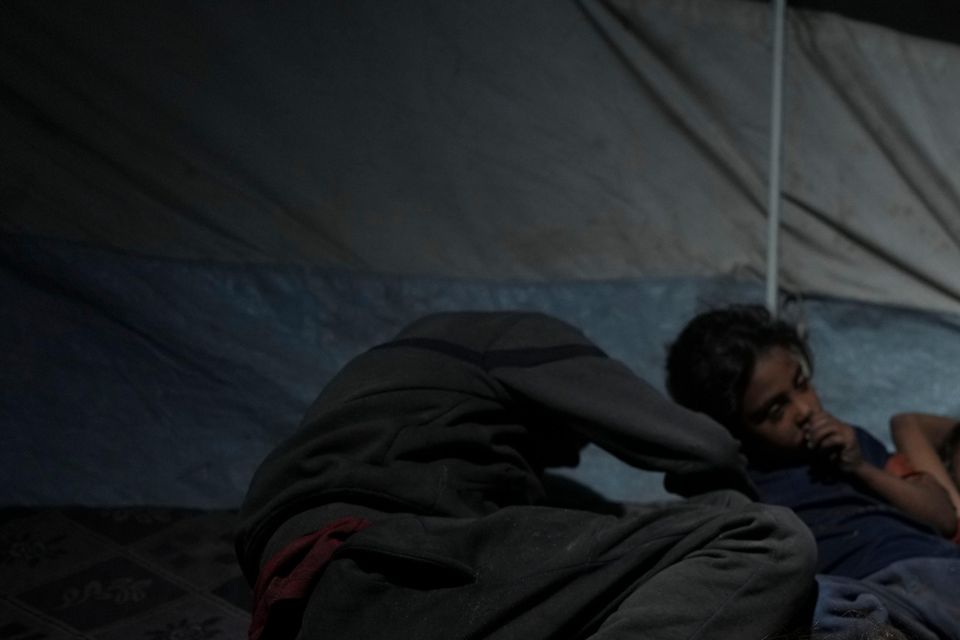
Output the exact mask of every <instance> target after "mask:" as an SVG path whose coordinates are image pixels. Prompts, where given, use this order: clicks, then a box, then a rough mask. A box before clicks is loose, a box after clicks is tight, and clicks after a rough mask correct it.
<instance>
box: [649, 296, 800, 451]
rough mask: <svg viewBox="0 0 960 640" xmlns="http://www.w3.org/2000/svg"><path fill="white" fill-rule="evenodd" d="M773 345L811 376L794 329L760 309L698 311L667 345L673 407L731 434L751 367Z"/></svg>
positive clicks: (737, 421)
mask: <svg viewBox="0 0 960 640" xmlns="http://www.w3.org/2000/svg"><path fill="white" fill-rule="evenodd" d="M773 347H783V348H785V349H790V350H792V351H795V352H797V353H798V354H799V355H800V356H801V357H802V358H803V359H804V360H805V361H806V363H807V365H808V367H809V368H810V370H811V373H812V369H813V358H812V354H811V353H810V349H809V348H808V347H807V344H806V342H805V341H804V340H803V338H801V336H800V334H799V333H798V332H797V329H796V328H795V327H793V326H792V325H790V324H788V323H786V322H784V321H782V320H777V319H776V318H774V317H773V316H772V315H771V314H770V313H769V312H768V311H767V310H766V309H765V308H764V307H762V306H759V305H733V306H729V307H725V308H722V309H715V310H712V311H707V312H705V313H701V314H700V315H698V316H696V317H695V318H694V319H693V320H691V321H690V322H689V323H688V324H687V326H686V327H684V329H683V331H681V332H680V335H679V336H677V339H676V341H675V342H674V343H673V344H672V345H671V346H670V351H669V354H668V357H667V390H668V391H669V393H670V396H671V397H672V398H673V399H674V401H675V402H677V403H678V404H680V405H682V406H684V407H687V408H688V409H691V410H693V411H698V412H700V413H704V414H706V415H708V416H710V417H711V418H713V419H714V420H716V421H717V422H719V423H720V424H722V425H723V426H725V427H726V428H727V429H728V430H730V431H731V432H733V433H734V434H735V435H736V434H737V432H738V431H739V430H740V426H741V410H742V403H743V396H744V393H745V392H746V389H747V385H748V384H749V382H750V378H751V377H752V376H753V367H754V364H755V363H756V361H757V358H759V357H760V356H762V355H763V354H764V353H766V352H767V351H769V350H770V349H771V348H773Z"/></svg>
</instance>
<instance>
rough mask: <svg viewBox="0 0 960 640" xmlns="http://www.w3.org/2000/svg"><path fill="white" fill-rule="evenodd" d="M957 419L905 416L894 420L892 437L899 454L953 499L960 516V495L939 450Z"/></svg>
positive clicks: (919, 414) (924, 415)
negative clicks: (938, 484) (926, 474)
mask: <svg viewBox="0 0 960 640" xmlns="http://www.w3.org/2000/svg"><path fill="white" fill-rule="evenodd" d="M956 424H957V420H956V418H948V417H945V416H935V415H930V414H925V413H901V414H898V415H895V416H893V417H892V418H891V419H890V434H891V435H892V436H893V442H894V444H895V445H896V447H897V451H899V452H900V453H902V454H904V455H905V456H906V457H907V459H908V460H909V461H910V465H911V466H912V467H913V468H914V469H916V470H917V471H924V472H926V473H928V474H930V475H931V476H932V477H933V478H934V479H935V480H936V481H937V482H938V483H940V485H941V486H942V487H943V489H944V490H945V491H946V492H947V495H949V496H950V501H951V502H952V503H953V507H954V509H955V510H957V511H958V512H960V491H957V485H956V484H954V482H953V479H952V478H951V477H950V474H949V473H948V472H947V469H946V467H944V465H943V461H941V460H940V456H939V455H938V454H937V449H938V448H939V447H940V446H941V445H942V444H943V443H944V441H945V440H946V439H947V437H948V436H949V435H950V432H951V431H952V430H953V428H954V426H955V425H956Z"/></svg>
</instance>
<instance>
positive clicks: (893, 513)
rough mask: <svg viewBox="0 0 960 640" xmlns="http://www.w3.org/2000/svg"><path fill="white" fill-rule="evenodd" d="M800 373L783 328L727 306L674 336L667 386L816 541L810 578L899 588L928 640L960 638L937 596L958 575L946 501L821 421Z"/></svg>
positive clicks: (928, 484)
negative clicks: (737, 451) (723, 437)
mask: <svg viewBox="0 0 960 640" xmlns="http://www.w3.org/2000/svg"><path fill="white" fill-rule="evenodd" d="M812 366H813V362H812V357H811V354H810V350H809V348H808V346H807V344H806V342H805V341H804V340H803V339H801V337H800V336H799V334H798V333H797V331H796V330H795V328H794V327H792V326H790V325H789V324H787V323H785V322H782V321H778V320H776V319H774V318H773V317H771V315H770V314H769V313H768V312H767V311H766V309H764V308H763V307H758V306H734V307H728V308H724V309H717V310H713V311H708V312H706V313H703V314H701V315H699V316H697V317H695V318H694V319H693V320H691V321H690V323H689V324H688V325H687V326H686V327H685V328H684V329H683V331H682V332H681V333H680V334H679V336H678V337H677V339H676V341H675V342H674V343H673V345H672V346H671V348H670V353H669V357H668V362H667V387H668V389H669V392H670V394H671V396H672V397H673V398H674V399H675V400H676V401H677V402H678V403H680V404H682V405H684V406H686V407H688V408H689V409H692V410H694V411H699V412H701V413H704V414H706V415H708V416H710V417H712V418H714V419H715V420H716V421H717V422H719V423H720V424H722V425H724V426H725V427H726V428H727V429H728V430H729V431H730V432H731V434H732V435H734V436H735V437H737V438H738V439H739V440H740V442H741V446H742V451H743V452H744V454H745V455H746V457H747V460H748V469H749V474H750V477H751V479H752V480H753V482H754V483H755V485H756V487H757V490H758V492H759V496H760V500H761V501H763V502H767V503H770V504H777V505H781V506H786V507H790V508H791V509H793V511H794V512H796V513H797V515H799V516H800V518H801V519H802V520H803V521H804V522H805V523H806V524H807V525H808V526H809V527H810V529H811V531H812V532H813V534H814V536H815V537H816V540H817V548H818V564H817V570H818V573H821V574H828V575H831V576H840V577H844V578H851V579H863V580H866V581H870V580H873V581H874V582H877V581H881V582H884V584H887V583H890V582H891V581H893V582H899V583H902V584H901V586H902V587H903V589H905V590H906V591H909V597H907V598H905V600H907V601H908V605H909V606H911V607H912V608H914V609H915V610H916V611H915V613H916V615H917V616H918V617H919V618H921V619H922V620H923V621H924V622H925V623H926V624H927V626H928V627H930V628H933V629H936V634H937V635H936V636H935V637H944V638H958V637H960V605H958V603H957V599H956V593H955V588H950V589H948V590H944V589H943V585H944V584H948V585H949V584H956V578H957V576H960V547H958V546H957V545H956V544H954V543H953V542H952V541H951V539H950V538H951V537H952V536H954V535H955V533H956V528H957V515H956V513H955V511H954V507H953V504H952V503H951V501H950V499H949V497H948V495H947V493H946V492H945V491H944V490H943V488H942V487H941V486H940V485H939V484H938V483H937V482H936V481H935V480H934V479H933V478H932V477H930V476H928V475H926V474H917V473H902V472H900V470H899V469H897V468H896V467H897V465H893V464H891V455H890V453H889V452H888V451H887V450H886V448H885V447H884V445H883V444H882V443H881V442H879V441H878V440H877V439H876V438H874V437H873V436H872V435H870V434H869V433H868V432H867V431H865V430H863V429H860V428H858V427H854V426H850V425H848V424H846V423H844V422H842V421H841V420H838V419H837V418H835V417H833V416H832V415H830V414H829V413H827V412H826V411H825V410H824V408H823V407H822V405H821V403H820V400H819V397H818V395H817V393H816V390H815V388H814V386H813V383H812V379H811V377H812ZM892 573H895V574H896V577H895V578H891V577H890V576H891V574H892ZM911 585H912V586H911ZM903 595H907V594H906V593H904V594H903ZM894 597H896V598H897V599H900V598H899V596H894Z"/></svg>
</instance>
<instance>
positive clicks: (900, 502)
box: [808, 412, 957, 537]
mask: <svg viewBox="0 0 960 640" xmlns="http://www.w3.org/2000/svg"><path fill="white" fill-rule="evenodd" d="M808 433H809V436H808V438H809V443H810V446H811V448H812V449H814V450H819V451H822V452H824V454H825V456H826V459H827V460H828V461H830V462H831V463H832V464H834V465H835V466H836V467H837V469H838V470H839V471H841V472H842V473H845V474H847V475H848V476H850V477H851V478H853V479H855V480H857V481H859V482H860V483H861V484H863V485H864V486H865V487H867V488H868V489H870V490H871V491H873V492H874V493H876V494H878V495H879V496H881V497H882V498H884V499H885V500H886V501H887V502H889V503H890V504H891V505H893V506H894V507H896V508H898V509H900V510H901V511H903V512H904V513H906V514H908V515H910V516H913V517H914V518H916V519H917V520H920V521H921V522H925V523H926V524H929V525H930V526H932V527H933V528H934V529H936V530H937V531H938V532H940V534H941V535H943V536H946V537H952V536H953V535H954V533H956V530H957V514H956V511H955V510H954V506H953V504H952V502H951V500H950V496H949V495H948V494H947V492H946V491H945V490H944V488H943V487H941V486H940V484H939V483H938V482H935V481H933V480H931V479H929V478H925V477H924V476H917V477H914V478H912V479H905V478H898V477H897V476H895V475H893V474H892V473H889V472H887V471H885V470H883V469H881V468H879V467H877V466H875V465H873V464H871V463H869V462H867V461H866V460H864V459H863V455H862V454H861V451H860V445H859V443H858V442H857V436H856V433H855V432H854V430H853V428H852V427H851V426H849V425H847V424H844V423H843V422H840V421H839V420H837V419H836V418H834V417H833V416H831V415H830V414H828V413H826V412H820V413H819V414H817V415H816V416H815V417H814V418H813V419H812V420H811V425H810V427H809V429H808Z"/></svg>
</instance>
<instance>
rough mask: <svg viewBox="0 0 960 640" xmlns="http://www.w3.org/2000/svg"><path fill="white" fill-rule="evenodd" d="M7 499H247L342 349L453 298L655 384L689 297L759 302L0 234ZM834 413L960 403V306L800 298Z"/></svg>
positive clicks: (593, 453) (611, 492)
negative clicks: (523, 322) (546, 318)
mask: <svg viewBox="0 0 960 640" xmlns="http://www.w3.org/2000/svg"><path fill="white" fill-rule="evenodd" d="M0 296H2V299H3V300H4V304H3V305H2V307H0V309H2V311H0V353H3V354H4V366H3V367H0V389H2V392H0V424H2V425H3V431H4V438H3V439H4V446H3V447H2V448H0V504H11V503H16V504H63V503H70V504H77V503H79V504H178V505H185V506H197V507H230V506H235V505H236V504H238V502H239V500H240V499H241V497H242V495H243V491H244V490H245V488H246V485H247V483H248V481H249V478H250V474H251V473H252V471H253V469H254V468H255V466H256V465H257V463H258V462H259V461H260V459H261V458H262V457H263V456H264V455H265V454H266V452H267V451H268V450H269V449H270V448H271V447H272V446H273V445H274V444H276V443H277V442H278V441H279V440H280V439H281V438H283V437H284V436H285V435H287V434H289V433H290V432H291V431H292V430H293V429H294V428H295V427H296V424H297V421H298V420H299V417H300V415H301V413H302V412H303V410H304V409H305V407H306V406H307V404H308V403H309V402H310V401H311V400H312V399H313V397H314V396H315V395H316V394H317V392H318V391H319V389H320V388H321V386H322V385H323V384H324V382H325V381H326V380H327V379H329V378H330V376H331V375H333V373H334V372H335V371H336V370H337V369H338V368H339V367H340V366H341V365H342V364H343V363H345V362H346V361H347V360H348V359H349V358H350V357H351V356H353V355H355V354H357V353H359V352H360V351H362V350H364V349H367V348H369V347H371V346H373V345H375V344H377V343H378V342H380V341H383V340H386V339H388V338H389V337H390V336H391V335H392V333H393V332H395V331H396V330H397V329H399V328H400V327H401V326H402V325H403V324H405V323H406V322H408V321H410V320H412V319H414V318H416V317H418V316H420V315H422V314H425V313H428V312H431V311H437V310H449V309H461V308H469V309H513V308H517V309H537V310H542V311H546V312H549V313H552V314H555V315H557V316H559V317H561V318H564V319H566V320H568V321H570V322H572V323H574V324H576V325H578V326H580V327H581V328H583V329H584V331H585V332H586V333H587V334H588V335H590V336H591V337H592V338H594V339H595V340H596V341H597V342H598V343H599V344H600V345H601V346H602V347H603V348H604V349H605V350H607V351H608V352H609V353H610V354H611V355H614V356H616V357H618V358H620V359H622V360H623V361H625V362H626V363H627V364H628V365H629V366H631V367H632V368H633V369H634V370H635V371H637V372H638V373H639V374H640V375H642V376H644V377H645V378H647V379H648V380H649V381H650V382H651V383H653V384H654V385H655V386H657V387H658V388H662V366H663V360H664V355H665V349H666V346H667V344H668V343H669V341H670V340H671V339H672V337H673V336H674V334H675V333H676V331H677V330H678V328H679V327H680V326H682V324H683V323H684V322H685V321H686V320H687V319H688V318H689V317H690V316H691V315H692V314H693V313H694V312H695V311H697V310H701V309H703V308H706V307H709V306H717V305H720V304H723V303H726V302H730V301H741V302H742V301H759V300H761V299H762V288H761V286H760V285H759V284H751V283H744V282H736V281H732V280H727V279H667V278H664V279H644V280H630V281H627V280H623V281H610V282H593V283H584V282H555V283H524V282H512V283H510V282H508V283H493V282H486V281H470V280H444V279H438V278H417V277H387V276H383V275H357V274H355V273H349V272H338V271H331V270H324V269H310V268H305V267H275V266H264V265H258V264H232V263H231V264H222V263H216V262H200V261H178V260H171V259H159V258H146V257H141V256H136V255H133V254H128V253H123V252H119V251H115V250H104V249H98V248H93V247H89V246H83V245H79V244H75V243H71V242H66V241H54V240H48V239H40V238H31V237H24V236H14V235H5V236H0ZM802 310H803V312H804V314H805V316H806V323H807V325H808V327H809V331H810V335H811V340H812V344H813V347H814V350H815V352H816V357H817V373H816V379H815V381H816V382H817V384H818V387H819V389H820V392H821V395H822V396H823V398H824V402H825V404H826V406H827V408H828V409H829V410H832V411H833V412H834V413H835V414H836V415H838V416H840V417H842V418H844V419H847V420H849V421H852V422H856V423H858V424H862V425H864V426H866V427H868V428H870V429H871V430H872V431H874V433H876V434H877V435H878V436H880V437H881V438H884V439H888V438H887V433H886V421H887V418H888V417H889V415H890V414H891V413H893V412H895V411H900V410H908V409H925V410H929V411H941V412H948V413H960V399H958V397H957V394H956V381H957V380H958V378H960V375H958V373H960V372H958V369H960V367H958V364H957V363H958V362H960V320H958V319H957V318H955V317H952V316H947V315H943V314H930V313H921V312H917V311H907V310H898V309H893V308H889V307H880V306H871V305H865V304H859V303H851V302H842V301H836V300H828V299H811V300H807V301H805V302H804V303H803V306H802ZM572 475H573V476H574V477H576V478H578V479H580V480H583V481H584V482H586V483H587V484H589V485H591V486H593V487H595V488H597V489H598V490H600V491H601V493H604V494H605V495H607V496H608V497H612V498H617V499H632V500H640V499H650V498H659V497H663V496H664V495H665V494H663V493H662V490H661V488H660V479H659V477H657V476H656V475H655V474H648V473H639V472H636V471H633V470H631V469H629V468H628V467H626V466H625V465H623V464H621V463H619V462H618V461H616V460H614V459H613V458H611V457H609V456H608V455H606V454H605V453H603V452H602V451H600V450H598V449H589V450H588V451H587V452H586V453H585V455H584V460H583V463H582V465H581V467H580V468H579V469H577V470H576V471H574V472H573V473H572Z"/></svg>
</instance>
